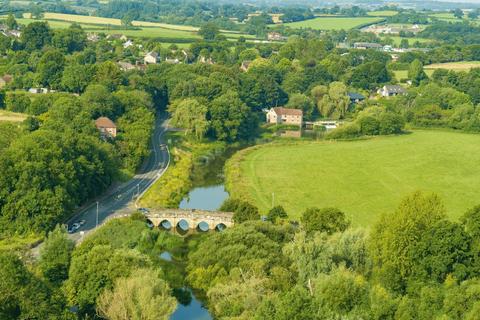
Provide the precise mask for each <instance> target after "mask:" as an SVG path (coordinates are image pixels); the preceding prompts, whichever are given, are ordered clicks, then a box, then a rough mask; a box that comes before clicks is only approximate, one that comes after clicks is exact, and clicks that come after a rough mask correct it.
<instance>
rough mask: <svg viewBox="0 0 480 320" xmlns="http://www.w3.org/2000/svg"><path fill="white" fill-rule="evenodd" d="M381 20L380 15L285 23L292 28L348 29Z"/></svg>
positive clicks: (320, 18) (322, 18)
mask: <svg viewBox="0 0 480 320" xmlns="http://www.w3.org/2000/svg"><path fill="white" fill-rule="evenodd" d="M381 20H382V19H381V18H378V17H358V18H355V17H318V18H315V19H311V20H305V21H298V22H291V23H285V25H286V26H289V27H291V28H312V29H316V30H342V29H344V30H348V29H353V28H357V27H359V26H362V25H364V24H369V23H374V22H378V21H381Z"/></svg>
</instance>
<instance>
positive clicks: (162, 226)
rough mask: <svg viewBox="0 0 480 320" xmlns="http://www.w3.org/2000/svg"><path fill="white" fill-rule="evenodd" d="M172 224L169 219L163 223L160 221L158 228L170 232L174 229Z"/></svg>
mask: <svg viewBox="0 0 480 320" xmlns="http://www.w3.org/2000/svg"><path fill="white" fill-rule="evenodd" d="M172 226H173V224H172V222H171V221H170V220H168V219H163V220H162V221H160V223H159V224H158V227H159V228H160V229H164V230H170V229H172Z"/></svg>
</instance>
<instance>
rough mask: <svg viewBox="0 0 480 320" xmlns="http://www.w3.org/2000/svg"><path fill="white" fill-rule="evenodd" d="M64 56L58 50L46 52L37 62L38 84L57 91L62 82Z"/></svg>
mask: <svg viewBox="0 0 480 320" xmlns="http://www.w3.org/2000/svg"><path fill="white" fill-rule="evenodd" d="M64 65H65V55H64V54H63V53H62V52H60V51H59V50H48V51H46V52H45V53H44V54H43V56H42V57H41V58H40V61H38V65H37V73H38V82H39V83H40V85H42V86H46V87H48V88H53V89H58V88H60V85H61V82H62V73H63V68H64Z"/></svg>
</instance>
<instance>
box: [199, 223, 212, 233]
mask: <svg viewBox="0 0 480 320" xmlns="http://www.w3.org/2000/svg"><path fill="white" fill-rule="evenodd" d="M196 229H197V231H199V232H207V231H209V230H210V229H211V228H210V225H209V224H208V223H207V222H205V221H200V222H199V223H198V224H197V227H196Z"/></svg>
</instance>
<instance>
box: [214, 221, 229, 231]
mask: <svg viewBox="0 0 480 320" xmlns="http://www.w3.org/2000/svg"><path fill="white" fill-rule="evenodd" d="M225 229H227V226H226V225H225V224H224V223H219V224H217V225H216V226H215V231H223V230H225Z"/></svg>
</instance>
